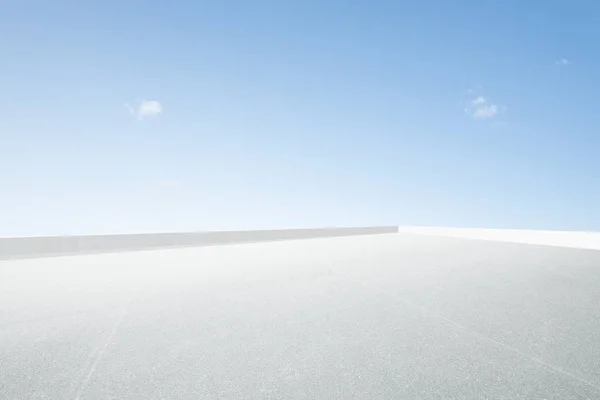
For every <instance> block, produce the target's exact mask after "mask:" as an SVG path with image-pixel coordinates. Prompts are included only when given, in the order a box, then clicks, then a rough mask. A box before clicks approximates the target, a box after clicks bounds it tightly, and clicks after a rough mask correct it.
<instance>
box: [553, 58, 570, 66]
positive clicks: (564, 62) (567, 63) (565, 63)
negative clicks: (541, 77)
mask: <svg viewBox="0 0 600 400" xmlns="http://www.w3.org/2000/svg"><path fill="white" fill-rule="evenodd" d="M554 64H556V65H570V64H571V62H570V61H569V60H567V59H566V58H561V59H560V60H558V61H556V62H554Z"/></svg>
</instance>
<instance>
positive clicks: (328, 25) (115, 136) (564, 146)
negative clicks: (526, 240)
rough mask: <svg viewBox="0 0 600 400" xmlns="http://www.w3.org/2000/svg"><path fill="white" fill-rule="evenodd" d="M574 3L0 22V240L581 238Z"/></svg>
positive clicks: (594, 174)
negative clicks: (323, 232)
mask: <svg viewBox="0 0 600 400" xmlns="http://www.w3.org/2000/svg"><path fill="white" fill-rule="evenodd" d="M598 43H600V4H598V3H597V2H595V1H587V2H584V1H574V2H566V1H533V0H532V1H527V2H524V1H513V0H506V1H501V2H498V1H481V0H480V1H441V0H439V1H423V0H420V1H416V0H415V1H375V0H372V1H338V0H329V1H312V0H303V1H274V0H273V1H263V0H254V1H241V0H240V1H233V0H230V1H171V2H167V1H141V0H140V1H134V0H129V1H111V0H107V1H102V2H75V1H41V0H39V1H36V0H26V1H5V2H2V5H0V171H2V172H1V173H0V183H1V189H0V236H12V235H52V234H75V233H109V232H146V231H177V230H213V229H249V228H269V227H303V226H339V225H365V224H366V225H371V224H399V225H439V226H466V227H494V228H527V229H577V230H579V229H582V230H583V229H584V230H597V229H600V212H599V211H600V179H599V178H598V171H600V157H598V153H599V149H600V135H599V130H598V115H599V114H598V111H600V100H599V99H598V95H597V94H598V93H599V92H600V79H599V78H600V50H599V47H598Z"/></svg>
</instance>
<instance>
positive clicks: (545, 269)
mask: <svg viewBox="0 0 600 400" xmlns="http://www.w3.org/2000/svg"><path fill="white" fill-rule="evenodd" d="M598 332H600V252H596V251H592V250H580V249H569V248H560V247H549V246H535V245H526V244H516V243H505V242H492V241H479V240H467V239H462V238H442V237H437V236H430V235H416V234H408V233H400V234H382V235H372V236H351V237H337V238H320V239H314V240H299V241H281V242H269V243H252V244H237V245H229V246H214V247H199V248H185V249H163V250H153V251H138V252H131V253H127V252H123V253H114V254H95V255H78V256H70V257H56V258H45V259H23V260H11V261H1V262H0V354H1V357H0V398H2V399H20V400H21V399H78V400H79V399H81V400H83V399H123V400H125V399H140V400H142V399H143V400H147V399H425V400H427V399H440V400H442V399H443V400H449V399H510V400H517V399H527V400H529V399H546V400H555V399H556V400H558V399H560V400H567V399H573V400H575V399H577V400H579V399H598V398H600V346H599V344H598V343H599V341H598V338H599V334H598Z"/></svg>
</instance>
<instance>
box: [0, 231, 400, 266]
mask: <svg viewBox="0 0 600 400" xmlns="http://www.w3.org/2000/svg"><path fill="white" fill-rule="evenodd" d="M397 231H398V227H397V226H382V227H360V228H322V229H284V230H259V231H227V232H197V233H150V234H131V235H90V236H52V237H23V238H0V260H7V259H15V258H37V257H50V256H61V255H70V254H82V253H83V254H84V253H99V252H116V251H129V250H146V249H154V248H167V247H186V246H210V245H217V244H235V243H244V242H264V241H275V240H292V239H310V238H319V237H335V236H352V235H372V234H380V233H396V232H397Z"/></svg>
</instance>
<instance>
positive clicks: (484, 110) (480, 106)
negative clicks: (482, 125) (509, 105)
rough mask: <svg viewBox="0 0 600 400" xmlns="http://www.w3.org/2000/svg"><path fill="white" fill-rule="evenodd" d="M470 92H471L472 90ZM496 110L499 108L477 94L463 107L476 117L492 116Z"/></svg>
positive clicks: (495, 113)
mask: <svg viewBox="0 0 600 400" xmlns="http://www.w3.org/2000/svg"><path fill="white" fill-rule="evenodd" d="M470 93H471V94H473V92H470ZM498 112H500V108H499V107H498V106H497V105H496V104H493V103H490V101H489V100H488V99H486V98H485V97H483V96H477V97H475V99H473V100H470V101H469V102H468V103H467V105H466V107H465V113H467V114H468V115H470V116H472V117H473V118H477V119H489V118H494V117H495V116H496V115H497V114H498Z"/></svg>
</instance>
